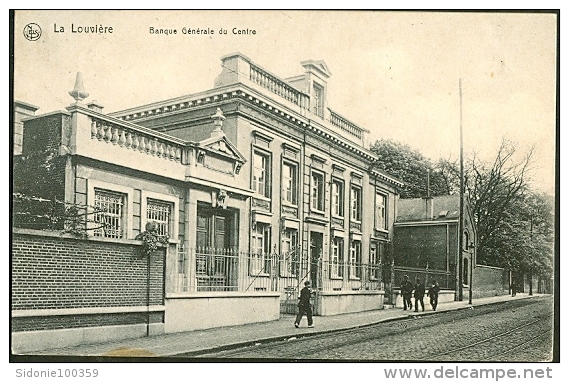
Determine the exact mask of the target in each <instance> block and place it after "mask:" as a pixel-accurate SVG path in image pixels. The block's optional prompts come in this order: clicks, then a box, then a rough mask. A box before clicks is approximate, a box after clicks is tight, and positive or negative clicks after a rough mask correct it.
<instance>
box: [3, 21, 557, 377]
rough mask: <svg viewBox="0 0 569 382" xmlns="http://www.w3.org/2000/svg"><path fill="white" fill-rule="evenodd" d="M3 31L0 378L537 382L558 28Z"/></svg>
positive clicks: (550, 229) (550, 210)
mask: <svg viewBox="0 0 569 382" xmlns="http://www.w3.org/2000/svg"><path fill="white" fill-rule="evenodd" d="M11 22H12V26H13V28H12V29H13V35H12V36H11V37H12V39H13V44H12V49H13V50H12V53H13V62H12V66H11V79H12V80H13V94H12V96H13V98H12V99H11V105H10V107H11V117H12V120H11V126H10V128H11V133H10V138H11V140H12V156H11V161H12V169H11V180H12V189H11V207H12V208H11V214H10V215H11V229H10V235H11V248H10V251H11V281H10V283H11V284H10V285H11V291H10V293H11V306H10V310H11V315H10V317H11V326H10V327H11V330H10V335H11V343H10V344H11V345H10V346H11V349H10V350H11V355H12V357H14V360H23V361H26V360H30V361H31V360H35V359H44V358H42V357H47V358H45V359H48V360H53V361H54V362H58V361H59V360H68V359H74V358H75V357H80V359H81V360H83V361H86V362H90V361H92V360H95V359H96V360H99V361H100V360H116V359H123V360H130V359H133V360H141V359H144V360H150V361H152V360H160V361H165V362H168V361H172V360H177V361H180V360H184V361H188V362H190V361H191V362H195V361H196V360H197V361H198V362H199V361H200V360H201V361H207V360H217V361H219V360H232V361H266V360H269V361H323V360H325V361H372V362H387V363H389V362H394V361H395V362H398V361H403V362H413V363H422V362H424V363H427V362H428V363H429V364H428V365H426V366H425V368H424V369H416V370H415V369H411V368H409V369H408V370H407V369H405V370H404V371H403V372H402V371H400V370H399V369H401V367H399V369H397V370H396V369H395V368H394V369H389V368H387V365H386V368H385V370H384V371H382V372H381V373H384V372H385V373H386V374H385V375H383V374H382V375H381V377H385V378H391V377H393V378H405V375H399V374H397V373H404V374H405V373H420V375H421V376H423V377H425V378H429V377H431V376H432V377H434V378H467V377H468V378H479V377H480V378H485V377H486V378H495V379H496V380H498V379H501V378H542V377H547V378H550V377H551V375H552V372H553V371H552V370H553V369H552V367H553V366H551V365H549V364H539V365H538V366H539V367H538V366H535V365H534V366H532V367H533V368H532V367H529V366H528V365H529V363H534V362H552V361H557V362H558V361H559V333H558V329H559V322H558V319H559V316H558V315H556V314H555V313H556V309H554V305H555V303H556V301H558V300H557V298H558V293H557V292H556V291H558V289H556V288H558V281H559V280H558V279H557V278H556V275H559V269H558V265H559V262H558V256H556V255H558V249H559V247H558V243H559V242H558V233H559V232H558V227H559V225H558V222H559V217H558V209H557V203H556V202H557V201H558V200H559V195H558V194H557V192H558V190H559V188H558V184H557V181H558V174H559V173H558V171H559V170H558V162H557V155H558V154H559V153H558V152H557V148H558V142H557V137H558V127H559V126H558V119H557V118H558V116H559V111H558V104H557V101H558V99H559V98H558V89H559V88H558V73H559V72H558V65H559V60H558V58H559V56H558V55H559V52H558V42H559V33H558V32H559V31H558V27H559V12H556V11H548V12H530V11H508V12H489V11H485V12H475V11H469V12H460V11H450V10H449V11H426V10H425V11H377V10H361V11H348V10H344V11H342V10H313V11H305V10H257V11H246V10H231V11H230V10H176V11H174V10H16V11H13V12H12V13H11ZM556 227H557V228H556ZM557 306H559V305H557ZM557 313H558V312H557ZM117 357H118V358H117ZM432 362H435V363H434V364H433V363H432ZM437 362H439V363H437ZM449 362H450V363H454V362H470V363H471V364H469V365H476V364H480V363H485V362H500V364H498V365H496V368H494V369H484V370H482V369H480V368H477V367H476V366H473V367H469V368H466V367H458V366H457V367H456V368H455V366H454V365H449ZM508 362H516V363H518V364H515V365H508V364H507V363H508ZM502 363H503V364H502ZM464 365H465V364H461V366H464ZM524 365H526V366H527V367H525V366H524ZM91 366H92V365H91ZM398 366H401V365H398ZM451 366H452V367H451ZM498 366H499V367H498ZM530 366H531V365H530ZM398 370H399V371H398ZM413 370H414V371H413ZM417 370H418V371H417ZM65 373H67V374H65ZM98 373H99V371H98V370H97V368H93V367H82V368H65V369H59V368H51V369H49V370H48V368H47V367H43V368H42V367H33V368H30V367H22V368H19V369H18V370H17V374H18V375H17V376H18V377H42V376H48V377H50V376H51V377H53V376H56V377H57V376H63V377H69V376H71V377H76V376H82V377H96V375H95V374H98ZM394 373H395V374H394ZM421 373H422V374H421ZM484 373H486V374H484ZM488 373H491V374H488ZM60 374H61V375H60ZM414 375H415V374H414ZM419 377H420V376H418V377H417V378H419Z"/></svg>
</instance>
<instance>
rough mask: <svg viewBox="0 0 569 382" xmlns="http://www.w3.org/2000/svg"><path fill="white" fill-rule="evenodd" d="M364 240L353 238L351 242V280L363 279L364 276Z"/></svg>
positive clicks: (349, 262)
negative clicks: (362, 266)
mask: <svg viewBox="0 0 569 382" xmlns="http://www.w3.org/2000/svg"><path fill="white" fill-rule="evenodd" d="M361 265H362V242H361V240H352V241H351V243H350V257H349V260H348V275H349V279H350V280H361V277H362V268H361Z"/></svg>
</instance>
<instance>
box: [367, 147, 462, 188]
mask: <svg viewBox="0 0 569 382" xmlns="http://www.w3.org/2000/svg"><path fill="white" fill-rule="evenodd" d="M370 150H371V151H373V152H374V153H375V154H376V155H377V156H378V157H379V158H378V160H377V161H376V162H375V163H374V166H375V167H376V168H377V169H380V170H382V171H384V172H386V173H387V174H390V175H392V176H394V177H396V178H398V179H399V180H401V181H403V182H404V183H405V185H404V186H403V187H402V189H401V190H400V195H401V198H403V199H407V198H421V197H425V196H426V195H427V173H429V182H428V183H429V189H430V195H431V196H439V195H448V194H450V193H451V192H452V191H453V187H452V185H451V183H449V179H450V178H451V177H450V175H449V174H448V171H449V170H448V169H447V168H445V169H444V170H445V171H446V172H445V171H443V169H442V168H438V166H435V165H434V164H433V163H432V162H431V161H430V160H429V159H428V158H426V157H425V156H423V154H421V153H420V152H419V151H418V150H415V149H412V148H411V147H410V146H408V145H405V144H402V143H398V142H395V141H392V140H388V139H381V140H379V141H376V142H375V143H374V144H373V145H372V146H371V147H370ZM444 163H445V164H446V162H444Z"/></svg>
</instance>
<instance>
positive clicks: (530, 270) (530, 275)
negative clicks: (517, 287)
mask: <svg viewBox="0 0 569 382" xmlns="http://www.w3.org/2000/svg"><path fill="white" fill-rule="evenodd" d="M529 243H530V246H533V213H530V215H529ZM531 250H532V251H531V254H530V259H529V260H530V261H531V263H530V266H529V295H530V296H533V248H531Z"/></svg>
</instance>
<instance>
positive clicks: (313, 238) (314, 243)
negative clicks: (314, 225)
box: [310, 232, 323, 289]
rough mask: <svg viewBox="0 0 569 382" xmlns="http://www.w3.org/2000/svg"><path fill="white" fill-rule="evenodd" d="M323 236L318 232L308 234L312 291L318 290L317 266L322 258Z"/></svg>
mask: <svg viewBox="0 0 569 382" xmlns="http://www.w3.org/2000/svg"><path fill="white" fill-rule="evenodd" d="M322 242H323V234H322V233H320V232H310V282H311V284H312V289H318V287H319V286H320V284H319V271H318V268H319V265H320V257H321V256H322Z"/></svg>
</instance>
